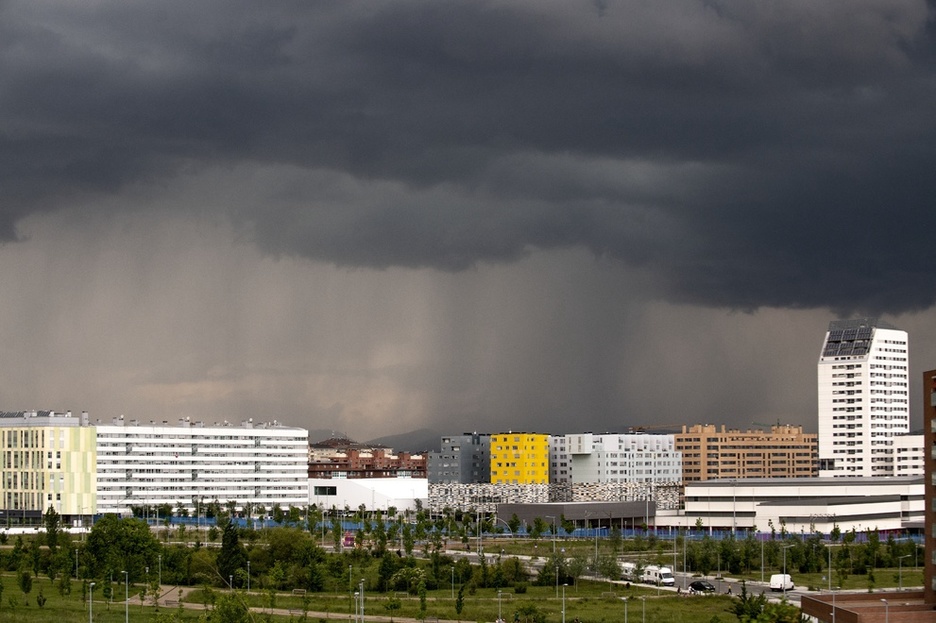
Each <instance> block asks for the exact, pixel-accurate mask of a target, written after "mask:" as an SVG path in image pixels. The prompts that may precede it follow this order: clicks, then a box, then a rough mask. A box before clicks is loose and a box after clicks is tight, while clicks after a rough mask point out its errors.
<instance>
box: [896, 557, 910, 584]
mask: <svg viewBox="0 0 936 623" xmlns="http://www.w3.org/2000/svg"><path fill="white" fill-rule="evenodd" d="M909 557H910V554H904V555H903V556H898V557H897V582H898V587H899V588H898V589H897V590H900V591H902V590H903V559H904V558H909Z"/></svg>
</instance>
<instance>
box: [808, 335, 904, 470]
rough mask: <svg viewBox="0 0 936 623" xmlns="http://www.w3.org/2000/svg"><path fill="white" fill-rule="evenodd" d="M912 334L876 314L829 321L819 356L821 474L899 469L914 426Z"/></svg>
mask: <svg viewBox="0 0 936 623" xmlns="http://www.w3.org/2000/svg"><path fill="white" fill-rule="evenodd" d="M908 361H909V358H908V340H907V332H906V331H901V330H900V329H897V328H896V327H894V326H891V325H889V324H887V323H884V322H881V321H880V320H878V319H876V318H860V319H855V320H836V321H833V322H831V323H830V324H829V330H828V332H827V333H826V336H825V340H824V342H823V345H822V352H821V354H820V356H819V365H818V415H819V476H820V477H848V476H851V477H865V478H867V477H871V476H892V475H894V474H896V473H897V470H896V467H895V465H896V463H895V447H894V440H895V438H896V437H898V436H900V435H906V434H907V433H908V432H909V430H910V401H909V377H908Z"/></svg>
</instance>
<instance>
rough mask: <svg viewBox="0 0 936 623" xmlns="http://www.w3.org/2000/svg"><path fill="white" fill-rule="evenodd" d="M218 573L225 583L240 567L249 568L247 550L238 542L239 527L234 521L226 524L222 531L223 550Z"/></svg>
mask: <svg viewBox="0 0 936 623" xmlns="http://www.w3.org/2000/svg"><path fill="white" fill-rule="evenodd" d="M217 564H218V573H219V574H220V576H221V579H222V580H223V582H224V583H227V581H228V578H229V577H230V576H232V575H234V574H235V573H236V572H237V570H238V569H245V568H247V550H245V549H244V546H243V545H241V544H240V543H239V542H238V537H237V528H236V527H235V526H234V522H233V521H228V522H226V523H225V524H224V530H223V531H222V533H221V551H220V552H218V562H217Z"/></svg>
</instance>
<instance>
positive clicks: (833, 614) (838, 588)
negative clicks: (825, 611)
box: [832, 586, 842, 623]
mask: <svg viewBox="0 0 936 623" xmlns="http://www.w3.org/2000/svg"><path fill="white" fill-rule="evenodd" d="M841 588H842V587H841V586H836V587H834V588H833V589H832V623H835V591H836V590H840V589H841Z"/></svg>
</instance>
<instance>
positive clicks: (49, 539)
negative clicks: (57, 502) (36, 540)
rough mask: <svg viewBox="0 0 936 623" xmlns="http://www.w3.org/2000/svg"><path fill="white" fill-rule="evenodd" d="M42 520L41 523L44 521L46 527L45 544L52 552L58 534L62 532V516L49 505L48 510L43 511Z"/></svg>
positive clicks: (56, 544) (57, 539)
mask: <svg viewBox="0 0 936 623" xmlns="http://www.w3.org/2000/svg"><path fill="white" fill-rule="evenodd" d="M42 520H43V523H45V529H46V545H48V546H49V549H50V550H52V552H53V553H54V552H55V548H56V547H57V546H58V542H59V536H60V535H61V532H62V517H61V516H60V515H59V514H58V513H57V512H55V509H54V508H53V507H52V505H49V510H47V511H46V512H45V515H44V516H43V518H42Z"/></svg>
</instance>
